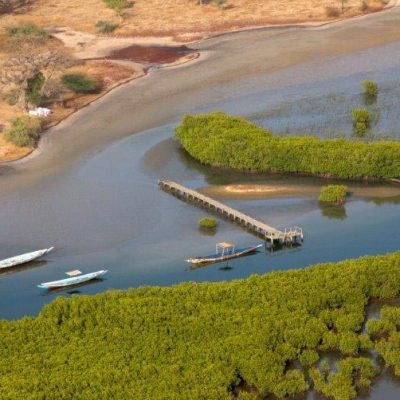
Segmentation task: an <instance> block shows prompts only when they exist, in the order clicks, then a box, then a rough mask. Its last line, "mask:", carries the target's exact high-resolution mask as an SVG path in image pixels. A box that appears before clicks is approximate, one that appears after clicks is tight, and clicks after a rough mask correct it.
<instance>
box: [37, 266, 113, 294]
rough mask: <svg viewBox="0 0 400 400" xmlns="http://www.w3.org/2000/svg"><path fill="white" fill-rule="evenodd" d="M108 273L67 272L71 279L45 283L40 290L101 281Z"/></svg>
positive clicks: (101, 271)
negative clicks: (96, 280) (95, 280)
mask: <svg viewBox="0 0 400 400" xmlns="http://www.w3.org/2000/svg"><path fill="white" fill-rule="evenodd" d="M107 272H108V271H107V270H104V269H102V270H100V271H96V272H90V273H88V274H83V275H82V272H81V271H79V270H78V269H75V270H73V271H69V272H66V274H67V275H68V276H69V278H65V279H60V280H58V281H51V282H43V283H41V284H40V285H38V287H39V288H40V289H58V288H63V287H69V286H75V285H79V284H82V283H85V282H88V281H92V280H94V279H101V278H102V277H103V276H104V275H105V274H106V273H107Z"/></svg>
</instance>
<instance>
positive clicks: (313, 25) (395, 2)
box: [0, 0, 400, 167]
mask: <svg viewBox="0 0 400 400" xmlns="http://www.w3.org/2000/svg"><path fill="white" fill-rule="evenodd" d="M398 7H400V1H399V0H391V1H389V3H388V4H387V5H386V6H385V7H384V8H383V9H382V10H379V11H375V12H370V13H367V14H361V15H356V16H352V17H349V18H339V19H334V20H332V21H316V22H301V23H298V24H290V23H289V24H267V25H262V26H252V27H251V26H250V27H243V28H239V29H234V30H228V31H222V32H218V31H217V32H213V33H211V34H210V35H206V36H204V37H203V38H201V39H198V40H194V41H192V42H175V41H173V42H172V43H174V44H175V45H183V44H204V43H205V42H207V41H209V40H213V39H218V38H220V37H225V36H230V35H235V34H238V33H246V32H254V31H269V30H275V29H296V28H301V29H313V30H320V29H327V28H329V27H331V26H340V25H342V24H348V23H351V22H353V21H357V20H358V21H359V20H363V19H367V18H371V17H372V18H373V17H374V16H377V15H381V14H384V13H387V12H390V11H391V10H393V9H395V8H398ZM132 39H137V40H135V41H133V42H132V44H138V45H143V44H147V45H149V42H148V40H146V36H144V37H139V38H135V37H133V38H132ZM156 39H157V40H158V41H156V43H155V45H165V38H156ZM117 48H120V46H117ZM110 52H112V49H110ZM193 55H194V57H188V56H183V57H182V58H181V59H179V60H177V61H176V62H173V63H171V64H161V65H155V66H149V67H147V68H146V66H145V65H144V64H140V63H136V64H138V65H139V66H140V67H141V68H142V70H143V72H144V73H143V74H139V75H137V76H132V77H130V78H127V79H124V80H123V81H121V82H118V83H116V84H114V85H112V86H111V87H109V88H107V90H106V91H105V92H104V93H102V94H101V95H100V96H99V97H97V98H95V99H94V100H92V101H90V102H88V103H87V104H85V105H84V106H82V107H80V108H77V109H75V110H74V111H72V112H71V113H70V114H68V115H66V116H65V117H63V118H61V119H60V120H58V121H56V122H55V123H54V124H53V125H52V126H50V127H49V128H47V129H45V130H44V131H43V134H42V135H41V137H40V140H39V143H38V145H37V147H35V148H33V149H32V151H30V152H29V153H27V154H25V155H24V156H22V157H20V158H17V159H15V160H12V161H4V162H0V167H1V166H5V167H13V166H17V165H20V164H22V163H25V162H29V161H30V160H32V159H34V158H35V157H37V156H39V155H40V154H42V152H43V143H42V142H43V141H44V138H45V137H47V136H48V135H52V134H53V131H54V130H55V128H56V127H58V126H59V125H60V124H61V123H63V122H64V121H66V120H68V119H70V118H71V117H72V116H74V115H75V114H79V113H80V112H81V111H82V110H84V109H86V108H87V107H89V106H90V105H92V104H94V103H96V102H99V101H101V100H102V99H104V98H106V97H107V96H108V95H110V94H111V93H112V92H113V91H114V90H115V89H116V88H119V87H122V86H125V85H126V84H127V83H131V82H133V81H137V80H140V78H145V77H147V76H149V74H150V73H151V70H153V69H156V70H163V69H172V68H181V67H184V66H185V65H186V64H189V63H190V64H192V63H194V62H197V61H199V60H200V59H202V60H203V59H204V54H203V53H202V52H201V51H199V52H196V51H195V52H194V53H193Z"/></svg>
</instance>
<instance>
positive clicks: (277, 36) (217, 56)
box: [0, 8, 400, 192]
mask: <svg viewBox="0 0 400 400" xmlns="http://www.w3.org/2000/svg"><path fill="white" fill-rule="evenodd" d="M399 23H400V9H399V8H393V9H391V10H387V11H384V12H382V13H380V14H374V15H369V16H365V17H363V18H358V19H354V20H348V21H343V22H339V23H335V24H331V25H328V26H325V27H319V28H312V27H309V28H304V27H303V28H279V29H260V30H251V31H244V32H238V33H232V34H226V35H221V36H218V37H214V38H212V39H208V40H204V41H201V42H198V43H197V44H194V45H191V47H192V48H193V49H194V50H196V51H199V52H200V53H201V55H200V57H199V58H198V59H197V61H193V62H190V63H187V64H185V65H184V66H180V67H179V66H178V67H171V68H163V69H153V70H151V71H150V73H149V74H148V76H147V77H145V78H142V79H139V80H136V81H132V82H130V83H128V84H126V85H123V86H121V87H119V88H117V89H115V90H114V91H112V92H111V93H110V94H108V95H107V96H105V97H103V98H102V99H100V100H98V101H96V102H94V103H92V104H91V105H90V106H88V107H86V108H85V109H83V110H81V111H79V112H77V113H76V114H75V115H73V116H72V117H70V118H68V119H67V120H65V121H64V122H62V123H61V124H60V125H58V126H57V127H55V128H53V129H51V130H49V131H48V133H47V134H46V135H44V137H43V139H42V141H41V143H40V146H39V148H38V149H37V150H36V151H35V152H34V153H33V154H32V155H31V156H29V157H27V158H26V159H24V160H22V161H20V162H16V163H11V164H8V165H7V164H6V165H3V166H2V167H1V170H0V173H1V174H2V176H1V179H2V189H1V192H5V191H7V190H8V189H9V188H10V187H11V186H15V187H19V186H21V185H24V186H25V187H26V186H27V185H30V184H34V183H36V182H37V181H38V179H41V178H43V177H45V176H54V175H55V174H57V173H60V172H61V171H63V170H65V169H67V168H69V167H71V166H73V165H74V164H75V163H76V162H78V161H79V160H81V159H82V157H87V156H88V155H90V154H93V153H94V152H97V151H99V150H101V149H102V148H104V147H105V146H106V145H107V144H109V143H111V142H113V141H115V140H118V139H121V138H123V137H126V136H129V135H131V134H134V133H137V132H140V131H143V130H145V129H149V128H152V127H156V126H160V125H162V124H165V123H170V122H175V121H178V119H179V118H180V117H181V116H182V114H184V113H185V112H191V111H194V110H198V109H202V108H204V107H208V106H210V104H212V102H216V101H218V100H222V99H227V98H230V97H233V96H232V94H233V93H238V90H239V91H240V85H241V84H242V82H245V81H246V82H249V81H251V82H252V85H253V86H256V85H257V84H258V79H259V78H261V77H262V78H263V79H264V78H265V76H268V75H269V74H273V73H274V72H276V71H280V70H285V69H286V68H289V67H292V66H294V65H299V64H303V63H310V62H314V63H315V65H318V62H319V61H320V60H323V59H324V60H326V59H327V58H329V57H334V56H338V55H346V54H352V53H357V52H360V51H362V50H366V49H370V48H374V47H378V46H381V47H382V46H385V45H389V44H391V43H394V42H398V41H400V30H399V29H398V26H399ZM348 73H351V71H348ZM316 79H318V77H317V76H316ZM279 84H281V85H284V84H285V82H280V83H278V84H277V86H275V87H271V90H279ZM233 88H234V89H233ZM10 178H12V179H10Z"/></svg>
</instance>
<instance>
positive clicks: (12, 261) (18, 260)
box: [0, 247, 54, 269]
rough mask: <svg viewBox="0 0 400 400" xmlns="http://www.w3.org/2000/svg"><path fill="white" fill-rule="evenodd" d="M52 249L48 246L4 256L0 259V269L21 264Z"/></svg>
mask: <svg viewBox="0 0 400 400" xmlns="http://www.w3.org/2000/svg"><path fill="white" fill-rule="evenodd" d="M53 249H54V247H50V248H48V249H42V250H37V251H32V252H31V253H25V254H21V255H19V256H15V257H10V258H6V259H4V260H1V261H0V269H3V268H11V267H15V266H16V265H21V264H25V263H28V262H30V261H33V260H36V259H37V258H39V257H42V256H44V255H45V254H47V253H50V251H52V250H53Z"/></svg>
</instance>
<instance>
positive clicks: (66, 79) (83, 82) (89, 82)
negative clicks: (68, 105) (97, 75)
mask: <svg viewBox="0 0 400 400" xmlns="http://www.w3.org/2000/svg"><path fill="white" fill-rule="evenodd" d="M62 83H63V84H64V86H65V87H66V88H67V89H69V90H72V91H73V92H75V93H91V92H95V91H96V90H98V89H99V84H98V82H96V81H95V80H94V79H92V78H90V77H89V76H87V75H85V74H66V75H63V77H62Z"/></svg>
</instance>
